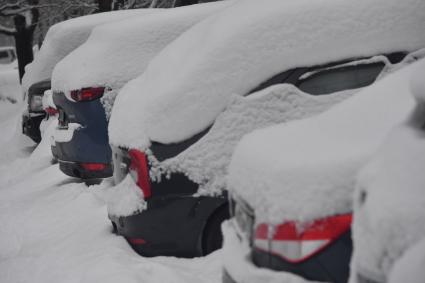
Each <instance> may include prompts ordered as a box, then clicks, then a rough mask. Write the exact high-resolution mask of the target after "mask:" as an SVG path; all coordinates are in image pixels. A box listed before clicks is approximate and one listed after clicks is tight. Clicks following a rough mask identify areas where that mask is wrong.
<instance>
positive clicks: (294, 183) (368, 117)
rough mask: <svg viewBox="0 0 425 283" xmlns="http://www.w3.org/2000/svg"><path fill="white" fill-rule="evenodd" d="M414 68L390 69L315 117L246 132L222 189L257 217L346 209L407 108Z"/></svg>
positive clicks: (299, 216)
mask: <svg viewBox="0 0 425 283" xmlns="http://www.w3.org/2000/svg"><path fill="white" fill-rule="evenodd" d="M412 69H413V66H407V67H405V68H402V69H401V70H400V71H398V72H395V73H392V74H389V75H388V76H386V77H385V78H383V79H382V80H380V81H379V82H377V83H375V84H373V85H371V86H369V87H367V88H366V89H364V90H363V91H361V92H359V93H358V94H356V95H355V96H353V97H351V98H349V99H347V100H345V101H344V102H342V103H340V104H337V105H335V106H334V107H333V108H331V109H330V110H328V111H327V112H324V113H322V114H319V115H318V116H315V117H313V118H310V119H304V120H298V121H293V122H291V123H288V124H280V125H277V126H272V127H269V128H265V129H261V130H257V131H255V132H253V133H251V134H248V135H246V136H245V137H244V138H243V139H242V141H241V142H240V143H239V144H238V146H237V148H236V150H235V152H234V155H233V158H232V161H231V164H230V166H229V177H228V189H229V190H231V191H234V192H235V193H236V194H238V195H240V196H241V197H243V198H244V199H245V201H247V202H248V203H249V204H250V205H251V206H252V207H253V208H255V213H256V217H257V218H256V219H257V220H258V221H268V222H272V223H273V222H274V223H281V222H282V221H285V220H300V221H302V220H306V221H308V220H312V219H316V218H321V217H325V216H329V215H333V214H340V213H346V212H350V211H351V210H352V204H351V202H352V194H353V190H354V182H355V175H356V173H357V171H358V169H359V168H360V167H361V166H362V165H364V164H365V163H366V161H367V159H368V157H369V156H370V155H371V154H372V153H373V152H374V151H375V150H376V149H377V147H378V145H379V144H380V142H381V141H382V140H383V138H384V137H385V135H386V134H387V133H388V132H389V131H390V129H391V128H392V127H393V126H394V125H395V124H397V123H398V122H400V121H401V120H403V119H404V118H405V117H406V116H407V114H408V113H409V111H410V110H411V109H412V107H413V100H412V98H411V96H410V95H409V94H408V92H409V91H408V85H409V83H408V81H409V79H410V74H411V72H412ZM303 204H308V205H303Z"/></svg>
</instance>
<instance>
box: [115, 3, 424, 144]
mask: <svg viewBox="0 0 425 283" xmlns="http://www.w3.org/2000/svg"><path fill="white" fill-rule="evenodd" d="M406 1H407V2H406ZM406 1H399V0H377V1H369V0H359V1H351V0H338V1H335V0H318V1H310V0H300V1H282V0H270V1H267V4H266V5H265V4H264V3H263V2H262V1H257V0H245V1H237V2H235V4H234V5H231V6H229V7H228V8H227V9H225V10H223V11H221V12H219V13H217V14H215V15H213V16H211V17H209V18H208V19H206V20H204V21H202V22H201V23H199V24H198V25H196V26H194V27H193V28H191V29H190V30H188V31H187V32H186V33H184V34H182V35H181V36H180V37H179V38H178V39H177V40H175V41H174V42H173V43H171V44H170V45H169V46H168V47H167V48H165V49H164V50H163V51H162V52H161V53H160V54H159V55H158V56H157V57H156V58H155V59H154V60H152V62H151V63H150V64H149V66H148V68H147V69H146V71H145V72H144V73H143V74H142V75H141V76H140V77H138V78H137V79H135V80H133V81H131V82H130V83H128V84H127V85H126V86H125V87H124V88H123V89H122V91H121V93H120V95H119V96H118V100H117V101H116V105H115V106H116V107H114V110H113V114H112V117H111V122H110V126H109V133H110V140H111V142H112V144H113V145H116V146H127V147H128V146H129V147H135V148H139V149H144V148H146V147H148V146H149V143H150V141H157V142H161V143H172V142H179V141H182V140H185V139H187V138H189V137H191V136H193V135H194V134H196V133H198V132H200V131H201V130H203V129H206V128H207V127H208V126H209V125H210V124H211V123H212V122H213V121H214V119H215V118H216V117H217V115H218V114H219V113H220V112H221V111H222V110H223V109H224V108H225V107H226V105H227V104H228V102H229V101H230V99H231V95H230V94H232V93H237V94H246V93H247V92H249V91H250V90H252V89H253V88H255V87H256V86H258V85H259V84H260V83H262V82H263V81H265V80H266V79H268V78H270V77H272V76H273V75H276V74H277V73H280V72H282V71H284V70H288V69H291V68H294V67H298V66H311V65H317V64H324V63H327V62H330V61H336V60H342V59H346V58H349V57H352V56H353V57H359V56H365V57H366V56H372V55H374V54H377V53H390V52H393V51H400V50H406V51H410V50H415V49H418V48H420V47H422V46H424V43H425V14H424V13H423V11H424V9H425V2H424V1H422V0H406Z"/></svg>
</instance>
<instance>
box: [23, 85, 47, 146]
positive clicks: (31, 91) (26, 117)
mask: <svg viewBox="0 0 425 283" xmlns="http://www.w3.org/2000/svg"><path fill="white" fill-rule="evenodd" d="M48 89H50V79H48V80H44V81H40V82H38V83H35V84H33V85H31V86H30V87H29V88H28V91H27V97H28V98H27V101H28V104H27V109H26V110H25V111H24V113H23V115H22V133H24V135H27V136H28V137H30V138H31V139H32V140H33V141H34V142H36V143H39V142H40V141H41V133H40V123H41V121H42V120H43V119H44V118H45V117H46V112H45V111H44V109H43V95H44V92H45V91H46V90H48Z"/></svg>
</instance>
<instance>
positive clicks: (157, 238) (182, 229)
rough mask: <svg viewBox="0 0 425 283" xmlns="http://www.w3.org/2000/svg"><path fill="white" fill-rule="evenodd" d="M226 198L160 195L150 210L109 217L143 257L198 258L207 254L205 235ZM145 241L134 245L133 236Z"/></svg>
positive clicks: (148, 203) (150, 203)
mask: <svg viewBox="0 0 425 283" xmlns="http://www.w3.org/2000/svg"><path fill="white" fill-rule="evenodd" d="M226 202H227V200H226V197H224V196H222V197H193V196H192V195H176V194H174V195H167V196H156V197H152V198H149V199H148V200H147V209H146V210H144V211H143V212H142V213H138V214H135V215H132V216H128V217H115V216H112V215H110V216H109V218H110V219H111V221H112V222H113V224H114V227H115V228H116V231H117V233H118V234H119V235H123V236H124V237H125V238H127V239H128V240H129V242H130V245H131V246H132V247H133V249H134V250H135V251H136V252H138V253H139V254H141V255H143V256H160V255H162V256H178V257H197V256H202V255H204V254H205V253H204V251H203V249H202V237H203V230H204V228H205V225H206V224H207V222H208V219H209V218H210V216H211V215H212V214H213V212H214V211H216V210H217V209H218V208H220V207H223V206H224V205H225V204H226ZM134 238H136V239H143V240H145V241H146V243H145V244H132V243H131V239H134Z"/></svg>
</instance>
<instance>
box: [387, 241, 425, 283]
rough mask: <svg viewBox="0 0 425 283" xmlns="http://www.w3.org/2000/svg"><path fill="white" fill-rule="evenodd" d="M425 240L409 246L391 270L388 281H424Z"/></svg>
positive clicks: (395, 282)
mask: <svg viewBox="0 0 425 283" xmlns="http://www.w3.org/2000/svg"><path fill="white" fill-rule="evenodd" d="M424 266H425V240H422V241H421V242H419V244H416V245H414V246H413V247H411V248H409V249H408V250H407V251H406V252H405V253H404V254H403V256H402V257H401V258H400V259H398V260H397V262H396V263H395V264H394V267H393V268H392V270H391V273H390V276H389V280H388V283H400V282H409V283H423V282H424V279H425V269H424Z"/></svg>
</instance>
